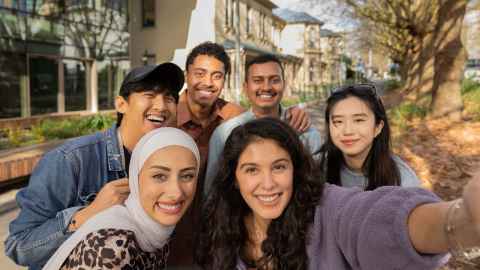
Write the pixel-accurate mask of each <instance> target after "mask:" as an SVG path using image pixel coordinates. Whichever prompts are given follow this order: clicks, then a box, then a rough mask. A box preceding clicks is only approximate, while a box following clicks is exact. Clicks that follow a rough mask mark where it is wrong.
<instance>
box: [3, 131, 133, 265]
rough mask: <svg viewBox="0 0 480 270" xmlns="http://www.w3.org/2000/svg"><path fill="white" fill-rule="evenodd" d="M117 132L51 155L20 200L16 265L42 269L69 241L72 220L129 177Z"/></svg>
mask: <svg viewBox="0 0 480 270" xmlns="http://www.w3.org/2000/svg"><path fill="white" fill-rule="evenodd" d="M124 164H125V163H124V153H123V146H120V145H119V142H118V139H117V128H116V127H115V126H113V127H111V128H110V129H108V130H106V131H105V132H97V133H95V134H92V135H87V136H83V137H79V138H75V139H71V140H69V141H67V142H66V143H65V144H63V145H61V146H60V147H58V148H56V149H53V150H52V151H49V152H48V153H46V154H45V155H44V156H43V157H42V159H41V160H40V162H39V163H38V164H37V166H36V167H35V169H34V170H33V172H32V175H31V176H30V181H29V183H28V186H27V187H25V188H23V189H22V190H20V191H19V192H18V194H17V198H16V200H17V204H18V206H19V208H20V213H19V215H18V217H17V218H16V219H15V220H13V221H12V222H11V223H10V227H9V231H10V234H9V236H8V238H7V240H6V241H5V253H6V255H7V256H8V257H10V258H11V259H12V260H14V261H15V262H16V263H17V264H20V265H25V266H29V268H30V269H41V268H42V266H43V265H44V264H45V263H46V262H47V260H48V259H49V258H50V256H52V255H53V253H54V252H55V251H56V250H57V248H58V247H59V246H60V245H61V244H62V243H63V242H64V241H65V240H66V239H67V238H68V237H69V236H70V234H71V233H69V232H67V228H68V225H69V223H70V220H71V218H72V216H73V214H74V213H75V212H76V211H78V210H79V209H81V208H83V207H85V206H86V205H88V204H89V203H90V202H92V201H93V200H94V199H95V196H96V194H97V192H98V191H100V189H101V188H102V187H103V185H105V183H107V182H109V181H112V180H115V179H119V178H122V177H126V170H125V165H124Z"/></svg>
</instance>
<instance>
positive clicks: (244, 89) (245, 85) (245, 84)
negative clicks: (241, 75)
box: [243, 80, 248, 95]
mask: <svg viewBox="0 0 480 270" xmlns="http://www.w3.org/2000/svg"><path fill="white" fill-rule="evenodd" d="M247 87H248V85H247V81H246V80H245V81H244V82H243V92H244V93H245V95H246V94H247Z"/></svg>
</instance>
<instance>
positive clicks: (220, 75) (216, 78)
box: [213, 73, 223, 80]
mask: <svg viewBox="0 0 480 270" xmlns="http://www.w3.org/2000/svg"><path fill="white" fill-rule="evenodd" d="M213 79H214V80H221V79H223V74H221V73H216V74H215V75H213Z"/></svg>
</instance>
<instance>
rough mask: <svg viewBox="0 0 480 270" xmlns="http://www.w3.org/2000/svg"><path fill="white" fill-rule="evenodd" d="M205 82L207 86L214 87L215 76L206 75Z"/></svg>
mask: <svg viewBox="0 0 480 270" xmlns="http://www.w3.org/2000/svg"><path fill="white" fill-rule="evenodd" d="M203 83H204V84H205V86H207V87H212V86H213V76H205V78H204V79H203Z"/></svg>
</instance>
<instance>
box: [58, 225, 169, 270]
mask: <svg viewBox="0 0 480 270" xmlns="http://www.w3.org/2000/svg"><path fill="white" fill-rule="evenodd" d="M168 252H169V250H168V244H167V245H165V246H164V247H163V248H162V249H160V250H158V251H157V252H145V251H143V250H141V249H140V246H139V245H138V243H137V241H136V239H135V234H134V233H133V232H132V231H128V230H119V229H102V230H98V231H96V232H92V233H89V234H88V235H87V237H86V238H85V239H84V240H83V241H81V242H80V243H78V245H77V246H76V247H75V249H73V250H72V252H71V253H70V255H69V256H68V258H67V259H66V260H65V262H64V263H63V265H62V267H60V269H61V270H73V269H75V270H81V269H164V268H165V267H166V265H167V257H168Z"/></svg>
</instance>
